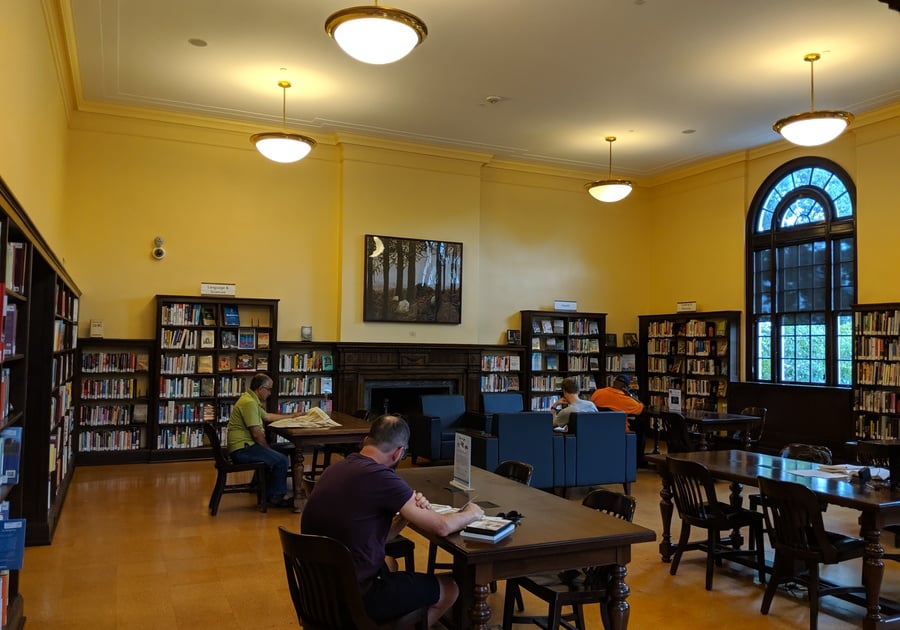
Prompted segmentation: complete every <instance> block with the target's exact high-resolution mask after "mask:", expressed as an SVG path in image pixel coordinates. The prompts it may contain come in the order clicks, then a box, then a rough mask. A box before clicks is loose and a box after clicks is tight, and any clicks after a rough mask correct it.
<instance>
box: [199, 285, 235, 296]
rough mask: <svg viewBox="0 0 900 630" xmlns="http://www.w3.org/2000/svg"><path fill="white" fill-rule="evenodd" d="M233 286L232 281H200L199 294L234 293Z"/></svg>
mask: <svg viewBox="0 0 900 630" xmlns="http://www.w3.org/2000/svg"><path fill="white" fill-rule="evenodd" d="M235 286H236V285H234V284H233V283H232V284H230V283H224V282H201V283H200V295H234V294H235Z"/></svg>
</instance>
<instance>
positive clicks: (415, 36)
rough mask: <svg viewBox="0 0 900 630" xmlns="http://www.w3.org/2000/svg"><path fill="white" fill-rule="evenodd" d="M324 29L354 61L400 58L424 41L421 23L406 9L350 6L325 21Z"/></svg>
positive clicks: (425, 28)
mask: <svg viewBox="0 0 900 630" xmlns="http://www.w3.org/2000/svg"><path fill="white" fill-rule="evenodd" d="M325 32H326V33H328V35H329V36H330V37H331V38H332V39H334V41H336V42H337V43H338V46H340V47H341V49H342V50H343V51H344V52H345V53H347V54H348V55H350V56H351V57H353V58H354V59H356V60H358V61H362V62H364V63H371V64H376V65H383V64H387V63H394V62H395V61H399V60H400V59H403V58H404V57H405V56H406V55H408V54H409V53H410V52H412V50H413V48H415V47H416V46H418V45H419V44H421V43H422V42H423V41H425V38H426V37H427V36H428V28H427V27H426V26H425V22H423V21H422V20H420V19H419V18H418V17H416V16H415V15H413V14H412V13H408V12H407V11H402V10H400V9H393V8H391V7H379V6H378V0H375V4H374V5H371V6H360V7H350V8H348V9H342V10H341V11H337V12H335V13H332V14H331V15H330V16H329V17H328V19H327V20H325Z"/></svg>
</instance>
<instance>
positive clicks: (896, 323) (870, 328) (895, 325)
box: [853, 310, 900, 336]
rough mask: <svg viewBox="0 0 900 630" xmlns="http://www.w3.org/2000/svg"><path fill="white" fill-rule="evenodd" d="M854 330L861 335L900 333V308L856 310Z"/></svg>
mask: <svg viewBox="0 0 900 630" xmlns="http://www.w3.org/2000/svg"><path fill="white" fill-rule="evenodd" d="M853 330H854V332H855V333H856V334H859V335H895V336H896V335H900V310H885V311H856V312H855V313H853Z"/></svg>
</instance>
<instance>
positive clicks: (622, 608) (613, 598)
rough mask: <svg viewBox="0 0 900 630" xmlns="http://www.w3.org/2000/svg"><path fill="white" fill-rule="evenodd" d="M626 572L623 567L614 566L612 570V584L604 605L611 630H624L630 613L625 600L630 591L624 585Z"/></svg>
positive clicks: (629, 607)
mask: <svg viewBox="0 0 900 630" xmlns="http://www.w3.org/2000/svg"><path fill="white" fill-rule="evenodd" d="M626 574H627V571H626V569H625V566H624V565H621V564H619V565H616V566H615V568H613V570H612V584H610V589H609V590H610V600H609V603H608V604H607V605H606V606H607V608H606V610H607V612H608V613H609V621H610V626H611V628H612V630H626V629H627V628H628V617H629V613H630V611H631V606H629V604H628V602H627V601H626V599H627V598H628V596H629V595H630V594H631V589H630V588H628V585H627V584H626V583H625V575H626Z"/></svg>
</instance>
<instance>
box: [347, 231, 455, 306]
mask: <svg viewBox="0 0 900 630" xmlns="http://www.w3.org/2000/svg"><path fill="white" fill-rule="evenodd" d="M365 258H366V268H365V289H364V294H363V321H367V322H404V323H409V322H414V323H419V324H459V323H460V322H461V321H462V243H455V242H452V241H430V240H424V239H415V238H401V237H398V236H380V235H374V234H366V240H365Z"/></svg>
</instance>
